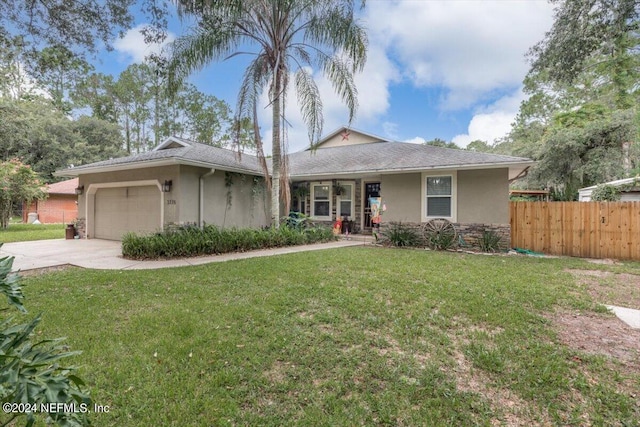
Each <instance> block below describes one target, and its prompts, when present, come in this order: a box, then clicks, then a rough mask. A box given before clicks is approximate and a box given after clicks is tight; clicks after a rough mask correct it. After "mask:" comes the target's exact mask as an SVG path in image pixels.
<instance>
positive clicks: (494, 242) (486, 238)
mask: <svg viewBox="0 0 640 427" xmlns="http://www.w3.org/2000/svg"><path fill="white" fill-rule="evenodd" d="M478 246H479V247H480V250H481V251H482V252H499V251H500V250H501V249H502V238H501V237H500V235H499V234H498V233H496V232H495V231H493V230H484V231H483V232H482V235H481V236H480V239H478Z"/></svg>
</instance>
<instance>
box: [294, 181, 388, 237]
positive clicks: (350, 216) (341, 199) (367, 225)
mask: <svg viewBox="0 0 640 427" xmlns="http://www.w3.org/2000/svg"><path fill="white" fill-rule="evenodd" d="M380 192H381V185H380V179H379V178H375V177H374V178H371V179H366V178H357V179H343V180H337V179H329V180H326V179H325V180H317V181H295V182H293V183H292V184H291V211H292V212H300V213H303V214H305V215H307V216H308V217H310V218H311V219H312V220H313V221H315V222H319V223H325V224H333V223H334V222H335V221H336V220H337V219H338V218H340V219H342V220H343V221H349V222H350V224H351V227H350V230H349V232H350V233H356V234H358V233H360V234H371V230H372V222H371V205H370V203H369V199H370V198H371V197H380V195H381V194H380Z"/></svg>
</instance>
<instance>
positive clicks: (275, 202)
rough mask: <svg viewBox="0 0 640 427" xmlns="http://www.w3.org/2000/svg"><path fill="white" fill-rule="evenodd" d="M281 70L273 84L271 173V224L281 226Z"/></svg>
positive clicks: (276, 73) (276, 226)
mask: <svg viewBox="0 0 640 427" xmlns="http://www.w3.org/2000/svg"><path fill="white" fill-rule="evenodd" d="M280 83H281V82H280V70H278V69H276V71H275V73H274V76H273V85H272V92H271V93H272V99H271V103H272V104H271V105H272V114H273V117H272V120H273V122H272V125H273V134H272V138H271V144H272V147H271V154H272V163H273V172H272V174H271V225H272V226H273V227H275V228H279V227H280V162H281V158H282V152H281V150H280V147H281V146H280V123H281V121H280V100H281V98H280V95H281V94H280Z"/></svg>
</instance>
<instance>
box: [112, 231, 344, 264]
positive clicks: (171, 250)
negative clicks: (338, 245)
mask: <svg viewBox="0 0 640 427" xmlns="http://www.w3.org/2000/svg"><path fill="white" fill-rule="evenodd" d="M335 239H336V237H335V236H334V235H333V233H332V232H331V229H329V228H328V227H320V226H315V227H310V226H308V225H305V227H304V228H301V227H297V226H294V227H292V226H289V225H287V224H283V225H281V226H280V228H279V229H275V228H266V229H251V228H244V229H240V228H220V227H216V226H214V225H207V226H205V227H203V228H202V229H200V228H199V227H193V226H189V227H177V228H173V229H171V230H167V231H163V232H160V233H155V234H150V235H138V234H135V233H127V234H125V235H124V237H123V238H122V255H123V256H124V257H125V258H131V259H155V258H175V257H190V256H199V255H214V254H222V253H228V252H244V251H250V250H256V249H267V248H274V247H280V246H293V245H304V244H307V243H318V242H328V241H331V240H335Z"/></svg>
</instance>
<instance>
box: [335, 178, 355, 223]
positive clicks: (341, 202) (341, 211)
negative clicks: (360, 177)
mask: <svg viewBox="0 0 640 427" xmlns="http://www.w3.org/2000/svg"><path fill="white" fill-rule="evenodd" d="M340 188H341V190H342V192H341V193H340V195H338V196H337V197H336V200H337V203H338V212H337V216H338V217H339V218H342V217H345V216H347V217H349V219H353V216H354V214H353V193H354V191H353V184H345V183H340Z"/></svg>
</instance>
